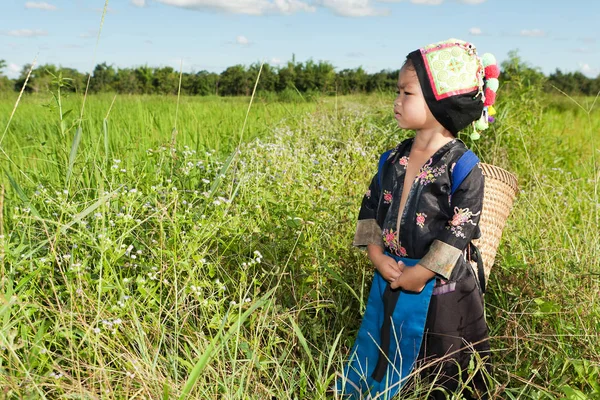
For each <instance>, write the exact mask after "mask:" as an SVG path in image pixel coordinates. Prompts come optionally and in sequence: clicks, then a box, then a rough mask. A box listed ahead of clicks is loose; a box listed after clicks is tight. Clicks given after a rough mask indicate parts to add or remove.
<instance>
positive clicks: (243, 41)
mask: <svg viewBox="0 0 600 400" xmlns="http://www.w3.org/2000/svg"><path fill="white" fill-rule="evenodd" d="M235 42H236V43H237V44H239V45H241V46H248V45H249V44H250V41H249V40H248V38H247V37H246V36H242V35H240V36H238V37H236V38H235Z"/></svg>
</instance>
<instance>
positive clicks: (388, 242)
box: [382, 229, 407, 257]
mask: <svg viewBox="0 0 600 400" xmlns="http://www.w3.org/2000/svg"><path fill="white" fill-rule="evenodd" d="M382 233H383V243H384V244H385V246H386V247H387V248H388V249H389V250H390V253H392V254H395V255H397V256H400V257H406V255H407V253H406V249H405V248H404V247H402V245H401V244H400V242H399V241H398V232H397V231H394V230H393V229H384V230H383V232H382Z"/></svg>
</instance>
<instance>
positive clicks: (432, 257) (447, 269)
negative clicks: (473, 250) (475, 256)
mask: <svg viewBox="0 0 600 400" xmlns="http://www.w3.org/2000/svg"><path fill="white" fill-rule="evenodd" d="M461 254H462V251H460V250H459V249H457V248H456V247H454V246H451V245H449V244H447V243H444V242H442V241H440V240H434V241H433V243H432V244H431V247H430V248H429V251H428V252H427V254H425V257H423V258H422V259H421V261H419V265H421V266H423V267H425V268H427V269H428V270H430V271H433V272H435V273H436V274H438V275H441V276H443V277H444V279H450V275H451V274H452V270H453V269H454V266H455V265H456V262H457V261H458V258H459V257H460V256H461Z"/></svg>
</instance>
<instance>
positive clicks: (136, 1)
mask: <svg viewBox="0 0 600 400" xmlns="http://www.w3.org/2000/svg"><path fill="white" fill-rule="evenodd" d="M131 4H133V5H134V6H136V7H145V6H146V0H131Z"/></svg>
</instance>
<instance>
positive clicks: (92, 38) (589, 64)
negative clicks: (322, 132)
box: [0, 0, 600, 77]
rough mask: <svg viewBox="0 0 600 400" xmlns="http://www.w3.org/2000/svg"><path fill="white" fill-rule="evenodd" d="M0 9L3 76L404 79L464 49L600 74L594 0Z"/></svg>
mask: <svg viewBox="0 0 600 400" xmlns="http://www.w3.org/2000/svg"><path fill="white" fill-rule="evenodd" d="M105 2H106V1H105V0H45V1H25V0H2V1H1V5H0V59H4V60H5V61H6V62H7V64H8V68H7V69H5V71H4V72H5V73H6V74H8V75H9V76H11V77H14V76H16V75H18V71H19V70H20V69H21V68H22V66H23V65H24V64H27V63H31V62H32V61H33V60H34V59H35V58H36V57H37V62H38V63H41V64H44V63H53V64H57V65H63V66H68V67H73V68H76V69H78V70H80V71H82V72H88V71H90V70H91V69H92V68H93V66H94V65H95V64H97V63H100V62H107V63H109V64H113V65H115V66H117V67H129V66H138V65H143V64H148V65H150V66H165V65H169V66H173V67H175V68H177V69H179V65H180V62H181V60H183V68H184V70H185V71H199V70H208V71H213V72H221V71H223V70H224V69H225V68H227V67H228V66H231V65H234V64H245V65H249V64H251V63H253V62H259V61H267V62H269V63H271V64H278V63H286V62H287V61H288V60H291V59H292V56H293V55H295V57H296V61H306V60H308V59H311V58H312V59H313V60H315V61H318V60H326V61H329V62H331V63H332V64H333V65H335V66H336V67H337V68H338V69H343V68H356V67H358V66H362V67H363V68H365V69H366V70H367V71H369V72H375V71H379V70H382V69H396V68H399V67H400V65H401V63H402V61H403V59H404V56H405V55H406V54H407V53H408V52H410V51H412V50H414V49H416V48H419V47H422V46H423V45H426V44H429V43H432V42H437V41H440V40H444V39H447V38H450V37H456V38H460V39H464V40H468V41H470V42H473V43H474V44H475V45H476V47H477V48H478V50H479V53H480V54H482V53H484V52H491V53H493V54H495V55H496V57H497V58H498V60H499V61H502V60H504V59H506V57H507V53H508V52H509V51H510V50H515V49H518V50H519V53H520V55H521V56H522V58H523V59H524V60H525V61H526V62H528V63H530V64H531V65H533V66H537V67H540V68H541V69H542V71H543V72H545V73H550V72H553V71H554V70H555V69H557V68H560V69H561V70H563V71H581V72H583V73H585V74H586V75H588V76H597V75H598V74H599V73H600V52H599V46H600V29H599V28H598V24H599V22H598V20H597V16H598V15H600V2H597V1H592V0H570V1H562V0H546V1H541V0H520V1H519V0H109V1H108V12H107V13H106V14H105V18H104V24H103V27H102V31H101V35H100V39H99V42H98V46H97V48H96V40H97V35H98V30H99V28H100V21H101V18H102V10H103V8H104V6H105Z"/></svg>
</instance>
